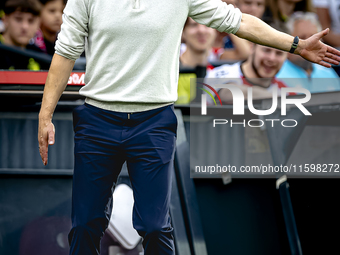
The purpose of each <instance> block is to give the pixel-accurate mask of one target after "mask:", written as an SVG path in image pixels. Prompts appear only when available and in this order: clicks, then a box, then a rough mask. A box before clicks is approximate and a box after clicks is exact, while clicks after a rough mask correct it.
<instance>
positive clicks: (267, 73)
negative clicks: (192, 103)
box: [206, 25, 287, 104]
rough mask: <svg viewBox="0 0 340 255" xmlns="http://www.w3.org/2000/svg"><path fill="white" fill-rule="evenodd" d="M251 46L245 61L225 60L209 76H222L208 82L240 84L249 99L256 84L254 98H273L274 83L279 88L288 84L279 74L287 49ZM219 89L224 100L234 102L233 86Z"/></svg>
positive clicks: (208, 98) (211, 83) (209, 83)
mask: <svg viewBox="0 0 340 255" xmlns="http://www.w3.org/2000/svg"><path fill="white" fill-rule="evenodd" d="M272 26H273V25H272ZM273 27H275V26H273ZM251 50H252V52H251V55H250V56H249V57H248V59H247V60H246V61H244V62H238V63H235V64H233V65H228V64H225V65H222V66H219V67H216V68H214V70H212V71H210V72H209V73H208V75H207V76H206V78H219V79H218V80H213V79H210V80H209V79H208V80H207V79H206V83H207V84H208V85H214V84H213V83H215V82H216V83H217V84H237V85H239V87H240V88H241V90H242V91H243V93H244V96H245V99H246V98H247V89H248V87H249V86H251V87H252V88H253V98H254V99H262V98H271V97H272V92H271V90H272V89H273V87H277V88H278V91H279V90H280V88H282V87H287V86H286V85H285V84H284V83H283V82H281V81H279V80H277V79H276V78H275V75H276V74H277V73H278V72H279V70H280V68H281V67H282V65H283V63H284V61H285V60H286V58H287V52H284V51H281V50H277V49H273V48H269V47H266V46H262V45H257V44H253V45H252V49H251ZM216 90H217V91H218V94H219V96H220V97H221V100H222V102H227V103H231V102H232V94H231V92H230V90H229V89H223V88H222V89H216ZM207 100H208V103H210V104H212V101H210V97H207Z"/></svg>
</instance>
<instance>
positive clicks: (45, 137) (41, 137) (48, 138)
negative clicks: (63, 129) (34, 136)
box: [38, 119, 55, 166]
mask: <svg viewBox="0 0 340 255" xmlns="http://www.w3.org/2000/svg"><path fill="white" fill-rule="evenodd" d="M54 134H55V128H54V125H53V123H52V122H51V121H46V120H42V119H39V129H38V142H39V152H40V156H41V159H42V161H43V164H44V165H45V166H46V165H47V161H48V145H53V144H54Z"/></svg>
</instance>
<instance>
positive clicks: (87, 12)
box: [55, 0, 242, 112]
mask: <svg viewBox="0 0 340 255" xmlns="http://www.w3.org/2000/svg"><path fill="white" fill-rule="evenodd" d="M188 16H189V17H192V18H193V19H194V20H195V21H197V22H198V23H201V24H204V25H206V26H209V27H212V28H216V29H217V30H218V31H221V32H227V33H236V32H237V30H238V29H239V26H240V22H241V17H242V14H241V12H240V10H239V9H235V8H234V7H233V6H232V5H227V4H226V3H224V2H221V1H220V0H124V1H122V0H68V2H67V5H66V7H65V10H64V15H63V24H62V26H61V32H60V33H59V35H58V40H57V42H56V46H55V49H56V53H57V54H58V55H61V56H63V57H66V58H69V59H73V60H76V59H77V58H78V57H79V56H80V54H81V53H82V52H83V50H84V48H85V53H86V74H85V84H86V85H85V86H84V87H83V88H82V89H81V90H80V94H81V95H84V96H86V97H87V98H86V102H88V103H89V104H92V105H95V106H97V107H100V108H103V109H107V110H112V111H118V112H137V111H146V110H150V109H154V108H158V107H161V106H164V105H167V104H171V103H173V102H175V101H176V100H177V83H178V70H179V50H180V41H181V33H182V29H183V26H184V23H185V21H186V19H187V17H188Z"/></svg>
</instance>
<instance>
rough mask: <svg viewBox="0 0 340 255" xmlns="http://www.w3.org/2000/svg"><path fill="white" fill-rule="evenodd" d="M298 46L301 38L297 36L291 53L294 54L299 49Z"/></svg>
mask: <svg viewBox="0 0 340 255" xmlns="http://www.w3.org/2000/svg"><path fill="white" fill-rule="evenodd" d="M298 44H299V37H298V36H295V37H294V41H293V44H292V47H291V48H290V51H289V53H294V51H295V49H296V48H297V46H298Z"/></svg>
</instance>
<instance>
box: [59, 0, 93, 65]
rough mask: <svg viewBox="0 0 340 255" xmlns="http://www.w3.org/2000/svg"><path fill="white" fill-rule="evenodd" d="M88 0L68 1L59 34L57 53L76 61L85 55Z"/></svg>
mask: <svg viewBox="0 0 340 255" xmlns="http://www.w3.org/2000/svg"><path fill="white" fill-rule="evenodd" d="M85 1H86V0H68V1H67V4H66V7H65V9H64V13H63V24H62V25H61V31H60V33H59V34H58V39H57V41H56V45H55V52H56V53H57V54H58V55H60V56H63V57H65V58H68V59H72V60H76V59H77V58H79V56H80V55H81V53H83V51H84V48H85V38H86V37H87V36H88V19H89V15H88V10H87V7H86V3H85Z"/></svg>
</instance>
